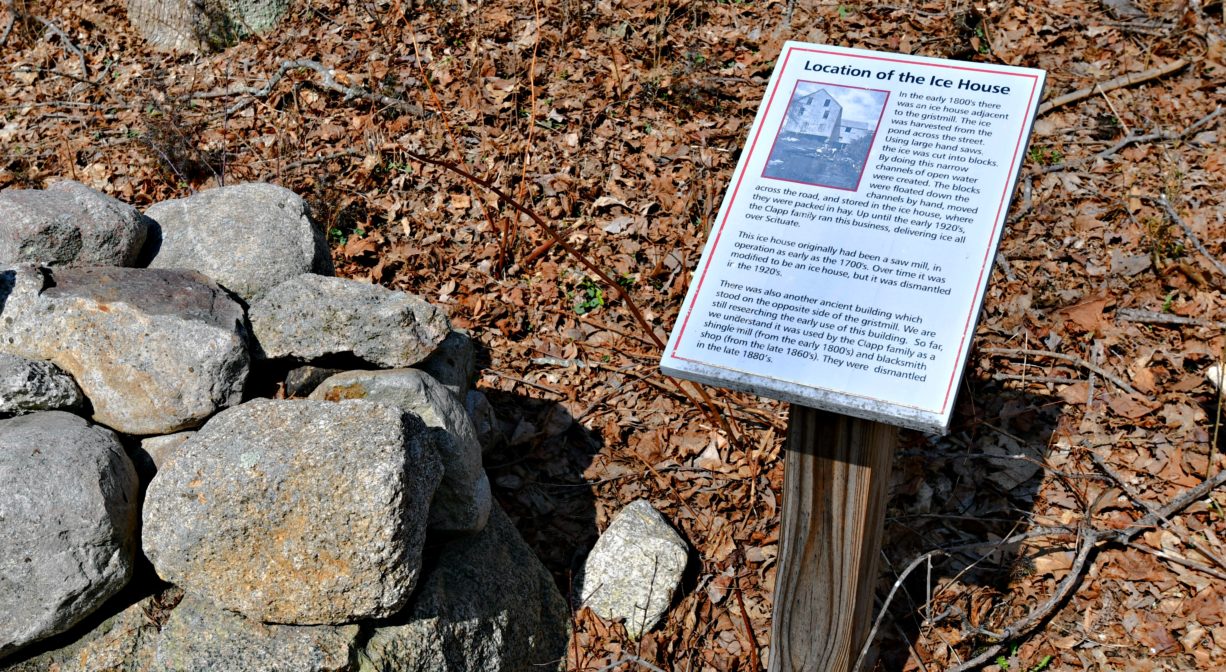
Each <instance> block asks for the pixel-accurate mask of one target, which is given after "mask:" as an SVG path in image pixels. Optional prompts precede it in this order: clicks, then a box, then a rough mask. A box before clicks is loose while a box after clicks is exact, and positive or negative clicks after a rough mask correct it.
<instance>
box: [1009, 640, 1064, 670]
mask: <svg viewBox="0 0 1226 672" xmlns="http://www.w3.org/2000/svg"><path fill="white" fill-rule="evenodd" d="M1016 655H1017V645H1016V644H1015V645H1014V646H1013V648H1012V649H1010V651H1009V656H1008V657H1006V656H1005V655H1004V654H1001V655H999V656H996V666H997V667H999V668H1000V669H1002V670H1007V669H1009V658H1012V657H1013V656H1016ZM1053 659H1054V656H1052V655H1050V654H1049V655H1046V656H1043V659H1042V660H1040V661H1039V662H1038V663H1037V664H1035V665H1034V666H1032V667H1028V668H1026V672H1043V670H1046V669H1047V666H1048V665H1051V661H1052V660H1053Z"/></svg>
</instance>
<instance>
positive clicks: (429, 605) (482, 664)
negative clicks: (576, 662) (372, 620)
mask: <svg viewBox="0 0 1226 672" xmlns="http://www.w3.org/2000/svg"><path fill="white" fill-rule="evenodd" d="M432 564H433V569H432V570H431V571H430V572H429V573H428V574H426V575H425V577H423V579H422V583H421V586H420V587H419V588H418V590H417V594H416V595H414V597H413V601H412V602H411V603H410V604H409V607H408V608H407V609H406V610H405V612H404V613H403V614H401V615H400V616H397V617H396V618H395V619H393V621H391V622H389V623H387V624H385V625H383V626H381V627H379V628H377V629H375V631H374V633H373V634H372V635H371V637H370V640H369V642H367V644H366V652H365V653H366V658H367V661H368V664H367V665H365V666H363V668H362V669H363V671H364V672H365V671H367V670H371V671H373V672H436V671H437V670H448V672H540V671H542V670H557V669H560V667H561V664H562V663H563V662H564V659H565V654H566V642H567V637H568V632H567V628H568V625H569V622H570V610H569V609H568V608H567V606H566V600H565V599H564V598H563V597H562V594H561V593H559V592H558V588H557V586H556V585H555V584H554V582H553V577H551V576H550V575H549V571H548V570H546V569H545V567H544V565H542V564H541V562H540V560H538V559H537V558H536V556H535V555H533V553H532V550H531V549H530V548H528V546H527V544H525V543H524V541H523V539H522V538H520V536H519V532H518V531H516V529H515V526H514V525H512V524H511V521H510V520H509V519H508V518H507V515H506V514H505V513H503V511H502V509H501V508H499V507H498V506H494V508H493V510H492V511H491V513H490V520H489V524H488V525H486V526H485V529H484V530H482V531H481V532H480V533H479V534H477V535H476V536H474V537H469V538H466V539H463V540H459V541H454V542H452V543H449V544H447V545H446V546H444V547H443V548H442V550H441V551H440V552H439V555H438V558H437V560H436V561H435V562H434V563H432Z"/></svg>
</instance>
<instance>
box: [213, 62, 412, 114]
mask: <svg viewBox="0 0 1226 672" xmlns="http://www.w3.org/2000/svg"><path fill="white" fill-rule="evenodd" d="M302 68H306V69H308V70H314V71H315V73H316V74H318V75H319V77H320V80H321V81H320V83H319V86H321V87H322V88H324V89H326V90H328V91H333V92H335V93H340V94H344V96H345V100H352V99H354V98H364V99H366V100H369V101H371V102H373V103H378V104H379V105H385V106H387V107H392V108H395V109H398V110H402V111H404V112H408V113H409V114H413V115H416V116H418V117H425V116H427V114H426V111H425V110H423V109H422V108H421V107H420V106H418V105H415V104H413V103H410V102H407V101H404V100H401V99H399V98H392V97H390V96H385V95H383V94H381V93H374V92H373V91H367V90H366V89H363V88H359V87H355V86H345V85H344V84H341V83H340V82H338V81H336V71H335V70H334V69H332V68H328V67H325V66H324V65H323V64H322V63H320V62H319V61H313V60H310V59H306V58H300V59H298V60H294V61H284V62H283V63H281V67H279V68H277V71H276V72H275V73H273V76H272V77H271V78H270V79H269V80H268V82H267V83H266V84H265V85H264V86H261V87H258V88H257V87H254V86H238V87H234V88H230V89H224V90H221V91H205V92H204V93H197V94H193V95H192V98H193V99H201V98H225V97H229V96H249V98H248V99H247V100H243V101H239V102H237V103H235V104H234V105H231V106H230V107H228V108H226V110H225V115H226V116H227V117H228V116H230V115H232V114H234V113H236V112H238V111H239V110H242V109H244V108H246V107H247V106H248V105H251V103H252V102H253V101H254V100H256V99H261V98H265V97H266V96H268V94H270V93H272V90H273V89H274V88H275V87H276V86H277V84H279V83H280V82H281V80H282V79H283V78H284V77H285V75H286V74H288V73H289V72H290V71H291V70H298V69H302Z"/></svg>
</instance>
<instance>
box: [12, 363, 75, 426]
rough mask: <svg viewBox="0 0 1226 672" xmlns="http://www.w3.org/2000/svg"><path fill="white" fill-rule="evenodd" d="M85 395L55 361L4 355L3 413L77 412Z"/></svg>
mask: <svg viewBox="0 0 1226 672" xmlns="http://www.w3.org/2000/svg"><path fill="white" fill-rule="evenodd" d="M84 405H85V395H83V394H81V388H79V387H77V383H76V381H74V380H73V379H72V376H70V375H68V374H67V373H64V371H63V370H61V369H60V368H59V367H58V366H56V365H54V364H52V363H51V362H44V361H42V360H36V359H26V358H25V357H18V356H16V355H6V354H3V353H0V414H6V413H12V414H17V413H30V412H33V411H54V410H75V409H79V408H81V407H82V406H84Z"/></svg>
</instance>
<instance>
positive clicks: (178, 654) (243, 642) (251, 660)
mask: <svg viewBox="0 0 1226 672" xmlns="http://www.w3.org/2000/svg"><path fill="white" fill-rule="evenodd" d="M358 630H359V627H358V626H357V625H342V626H331V625H267V624H264V623H259V622H256V621H252V620H249V619H246V618H243V617H242V616H239V615H238V614H235V613H231V612H229V611H225V610H222V609H219V608H217V606H216V605H214V604H213V603H212V602H210V601H208V600H206V599H204V598H201V597H198V596H195V595H192V594H190V593H189V594H187V595H186V596H185V597H184V598H183V601H182V602H180V603H179V604H178V606H176V607H175V608H174V610H173V611H171V612H170V617H169V618H167V619H166V624H165V625H163V626H162V631H161V634H160V635H159V636H158V639H157V655H156V658H155V664H154V666H153V667H154V669H156V670H167V671H168V672H169V671H171V670H173V671H174V672H349V671H350V670H355V669H356V665H354V664H353V663H354V660H355V659H356V658H357V656H356V655H355V654H356V649H357V646H356V640H357V637H358Z"/></svg>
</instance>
